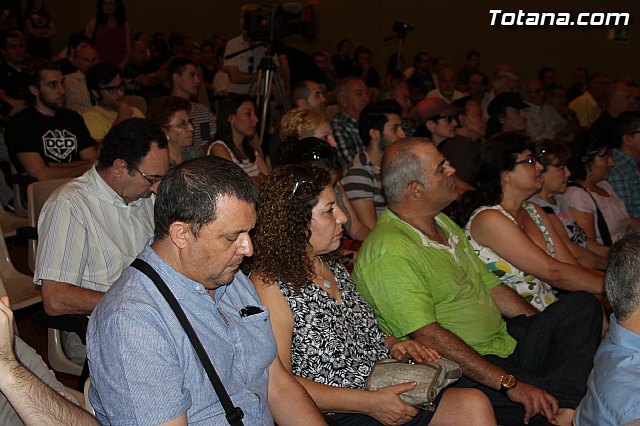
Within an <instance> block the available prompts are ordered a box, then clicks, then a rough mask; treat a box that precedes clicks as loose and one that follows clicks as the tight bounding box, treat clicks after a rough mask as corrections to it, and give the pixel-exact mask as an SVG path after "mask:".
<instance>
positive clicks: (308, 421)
mask: <svg viewBox="0 0 640 426" xmlns="http://www.w3.org/2000/svg"><path fill="white" fill-rule="evenodd" d="M268 392H269V408H270V409H271V414H272V415H273V419H274V420H275V421H276V423H277V424H279V425H282V426H288V425H290V426H297V425H302V424H304V425H326V424H327V423H326V422H325V421H324V418H323V417H322V414H320V411H319V410H318V407H316V404H315V403H314V402H313V400H312V399H311V397H310V396H309V394H308V393H307V392H306V391H305V390H304V388H303V387H302V385H300V383H298V382H297V381H296V380H295V379H294V378H293V376H292V375H291V373H289V372H288V371H287V370H285V368H284V367H283V366H282V363H281V362H280V358H278V357H277V356H276V357H275V358H274V360H273V362H272V363H271V366H270V367H269V391H268ZM292 407H295V409H292Z"/></svg>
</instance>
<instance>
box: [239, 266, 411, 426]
mask: <svg viewBox="0 0 640 426" xmlns="http://www.w3.org/2000/svg"><path fill="white" fill-rule="evenodd" d="M251 280H252V281H253V283H254V286H255V288H256V291H257V293H258V296H259V297H260V301H261V302H262V303H263V304H264V305H265V306H267V307H268V308H269V319H270V321H271V329H272V330H273V335H274V337H275V339H276V343H277V345H278V355H279V358H280V360H281V362H282V366H283V367H284V369H285V370H287V371H288V372H289V373H290V372H291V336H292V334H293V326H294V324H293V321H294V319H293V313H292V312H291V308H290V307H289V304H288V303H287V301H286V300H285V298H284V296H283V295H282V293H281V292H280V290H279V289H278V287H277V286H276V285H274V284H265V281H264V280H263V279H262V278H261V277H260V276H259V275H256V274H253V275H252V276H251ZM293 377H294V378H295V379H296V380H297V381H298V382H299V383H300V384H301V385H302V386H303V387H304V389H305V390H306V391H307V392H308V393H309V395H311V397H312V398H313V400H314V402H315V403H316V404H317V406H318V407H319V408H320V410H322V411H325V412H338V413H362V414H367V415H370V416H372V417H374V418H376V419H378V420H380V421H382V422H384V423H385V424H398V423H400V424H404V423H407V422H408V421H410V420H411V418H412V417H413V416H415V415H416V414H417V413H418V411H417V410H416V409H415V408H413V407H411V406H409V405H407V404H405V403H404V402H403V401H402V400H401V399H400V398H399V397H398V394H400V393H402V392H407V391H409V390H411V389H413V388H415V385H414V384H412V383H408V384H407V383H403V384H400V385H397V386H389V387H387V388H383V389H380V390H379V391H376V392H367V391H363V390H359V389H350V388H340V387H336V386H328V385H324V384H322V383H318V382H315V381H313V380H309V379H305V378H304V377H300V376H293Z"/></svg>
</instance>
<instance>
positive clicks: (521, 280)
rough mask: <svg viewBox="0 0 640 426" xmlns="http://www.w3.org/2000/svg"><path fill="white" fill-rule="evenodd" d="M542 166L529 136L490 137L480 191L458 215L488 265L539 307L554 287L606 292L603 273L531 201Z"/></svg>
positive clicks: (465, 199)
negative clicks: (583, 262) (587, 264)
mask: <svg viewBox="0 0 640 426" xmlns="http://www.w3.org/2000/svg"><path fill="white" fill-rule="evenodd" d="M542 170H543V168H542V165H541V164H540V163H539V162H538V160H537V158H536V157H535V155H534V154H533V146H532V144H531V141H530V140H529V139H528V138H527V137H525V136H521V135H518V134H515V133H505V134H503V135H501V136H497V137H495V138H493V139H491V140H489V141H487V142H486V143H485V144H484V145H483V147H482V152H481V154H480V164H479V168H478V187H477V190H476V191H470V192H467V193H465V194H464V195H463V197H462V199H461V204H460V208H459V210H458V212H457V217H456V220H457V221H458V224H462V226H464V224H466V227H465V228H464V229H465V234H466V235H467V237H468V238H469V241H470V242H471V245H472V246H473V248H474V249H475V250H476V253H477V254H478V256H479V257H480V258H481V259H482V260H483V261H484V262H485V263H486V264H487V266H488V268H489V270H491V271H492V272H493V273H494V274H496V276H498V277H499V278H500V279H501V280H502V281H503V282H504V283H505V284H507V285H509V286H510V287H512V288H513V289H514V290H515V291H517V292H518V293H519V294H520V295H522V296H523V297H524V298H525V299H527V300H528V301H529V302H530V303H531V304H532V305H534V306H535V307H537V308H538V309H540V310H542V309H544V308H545V307H546V306H548V305H549V304H550V303H553V302H554V301H555V299H556V296H555V293H556V290H564V291H579V290H583V291H588V292H589V293H592V294H596V295H601V294H603V293H604V279H603V274H602V273H599V272H598V271H594V270H590V269H586V268H584V267H582V266H580V265H579V264H578V262H577V261H576V259H575V257H574V256H573V255H572V254H571V251H570V250H569V249H568V248H567V246H566V245H565V244H564V241H563V239H562V238H561V237H560V236H559V235H558V233H557V232H556V230H555V228H554V227H553V225H552V224H551V222H550V221H549V218H548V216H547V215H546V214H545V212H544V211H543V210H542V209H541V208H540V207H537V206H535V205H533V204H531V203H528V202H527V199H529V197H531V196H532V195H533V194H535V193H536V192H538V191H539V190H540V187H541V174H542ZM549 286H552V287H553V290H554V291H551V288H550V287H549Z"/></svg>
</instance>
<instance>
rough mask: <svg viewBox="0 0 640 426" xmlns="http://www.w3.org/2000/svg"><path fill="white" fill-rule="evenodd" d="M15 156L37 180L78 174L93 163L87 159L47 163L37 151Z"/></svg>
mask: <svg viewBox="0 0 640 426" xmlns="http://www.w3.org/2000/svg"><path fill="white" fill-rule="evenodd" d="M17 156H18V160H19V161H20V163H22V166H23V167H24V169H25V171H26V172H27V173H28V174H29V175H31V176H33V177H34V178H36V179H38V180H48V179H58V178H65V177H76V176H80V175H81V174H83V173H84V172H86V171H87V170H89V168H90V167H91V166H92V165H93V161H89V160H78V161H71V162H68V163H51V164H47V163H45V162H44V160H43V159H42V157H41V156H40V154H38V153H37V152H20V153H18V154H17Z"/></svg>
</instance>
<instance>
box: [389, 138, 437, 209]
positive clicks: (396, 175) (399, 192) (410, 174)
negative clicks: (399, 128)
mask: <svg viewBox="0 0 640 426" xmlns="http://www.w3.org/2000/svg"><path fill="white" fill-rule="evenodd" d="M424 143H431V141H429V140H428V139H425V138H416V137H409V138H402V139H399V140H397V141H396V142H394V143H393V144H391V145H390V146H389V147H388V148H387V149H386V150H385V153H384V155H383V157H382V166H381V174H382V189H383V191H384V195H385V198H386V201H387V204H388V205H393V204H396V203H399V202H401V201H403V200H404V191H405V189H406V188H407V187H408V186H409V185H410V184H411V182H413V181H418V182H420V183H421V184H422V185H424V186H425V187H429V182H428V181H427V180H426V179H425V177H424V170H423V168H422V161H421V159H420V157H419V156H417V155H416V154H415V152H414V148H415V147H416V146H418V145H419V144H424Z"/></svg>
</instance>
